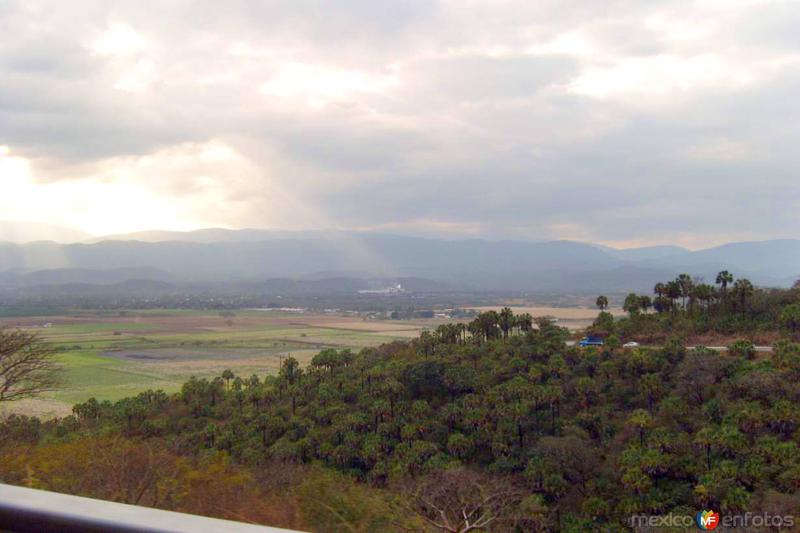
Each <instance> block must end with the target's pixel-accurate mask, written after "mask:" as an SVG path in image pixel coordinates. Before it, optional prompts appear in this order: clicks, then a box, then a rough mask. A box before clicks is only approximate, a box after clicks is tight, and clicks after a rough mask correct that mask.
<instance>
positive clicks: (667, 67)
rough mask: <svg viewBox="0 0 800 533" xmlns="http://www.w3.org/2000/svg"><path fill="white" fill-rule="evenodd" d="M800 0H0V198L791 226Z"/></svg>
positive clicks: (284, 212) (300, 224)
mask: <svg viewBox="0 0 800 533" xmlns="http://www.w3.org/2000/svg"><path fill="white" fill-rule="evenodd" d="M798 27H800V3H798V2H795V1H769V0H763V1H749V0H705V1H697V2H687V1H680V0H643V1H630V0H607V1H604V2H596V1H594V0H586V1H571V0H553V1H551V0H538V1H536V2H531V1H529V0H519V1H517V0H488V1H476V0H452V1H450V0H448V1H432V0H430V1H429V0H404V1H399V2H394V1H388V0H382V1H380V2H376V1H374V0H338V1H330V0H292V1H282V2H278V1H270V0H265V1H261V2H253V1H245V0H227V1H226V2H218V1H203V0H196V1H190V0H176V1H168V0H164V1H159V2H145V1H142V2H113V1H90V0H86V1H84V0H72V1H70V2H63V1H54V2H39V1H35V0H25V1H24V2H23V1H20V2H17V1H14V0H0V219H6V220H22V221H30V222H37V223H47V224H56V225H61V226H66V227H70V228H75V229H79V230H82V231H85V232H87V233H90V234H94V235H102V234H113V233H122V232H131V231H139V230H146V229H171V230H189V229H195V228H201V227H212V226H214V227H229V228H241V227H254V228H275V229H327V228H339V229H355V230H365V231H381V232H388V233H400V234H412V235H430V236H447V237H456V238H458V237H478V236H480V237H489V238H507V239H573V240H581V241H590V242H595V243H603V244H608V245H614V246H623V247H624V246H642V245H653V244H678V245H684V246H688V247H691V248H702V247H707V246H712V245H716V244H720V243H723V242H729V241H740V240H761V239H772V238H786V237H797V236H798V235H800V216H798V213H800V186H799V185H798V184H799V183H800V181H798V177H797V169H798V168H800V165H798V163H800V149H798V147H799V146H800V127H799V126H798V124H800V105H798V95H800V32H798V31H797V28H798Z"/></svg>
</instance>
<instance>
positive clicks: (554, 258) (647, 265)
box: [0, 229, 800, 292]
mask: <svg viewBox="0 0 800 533" xmlns="http://www.w3.org/2000/svg"><path fill="white" fill-rule="evenodd" d="M722 269H727V270H729V271H731V272H733V273H734V275H736V276H742V277H748V278H750V279H751V280H752V281H753V282H754V283H756V284H759V285H767V286H788V285H790V284H791V283H793V282H794V280H795V279H797V278H798V277H800V240H798V239H786V240H772V241H754V242H738V243H730V244H725V245H722V246H716V247H713V248H708V249H705V250H697V251H690V250H687V249H684V248H681V247H677V246H654V247H645V248H632V249H624V250H619V249H614V248H608V247H604V246H596V245H592V244H586V243H580V242H574V241H546V242H526V241H490V240H484V239H465V240H445V239H433V238H421V237H407V236H398V235H388V234H379V233H364V232H345V231H307V232H287V231H280V232H275V231H267V230H253V229H247V230H226V229H204V230H198V231H193V232H185V233H183V232H145V233H137V234H131V235H116V236H112V237H106V238H102V239H93V240H92V241H89V242H79V243H71V244H63V243H56V242H51V241H37V242H28V243H11V242H2V243H0V286H6V287H8V286H22V285H24V286H33V285H44V284H58V283H89V284H112V283H121V282H124V281H126V280H152V281H158V282H162V283H169V284H170V285H173V284H178V285H180V284H189V283H194V284H196V283H221V282H222V283H242V282H247V283H251V282H258V281H262V282H263V281H264V280H269V279H276V278H282V279H289V280H322V279H332V278H339V279H354V278H358V279H368V278H380V279H399V278H415V279H418V280H431V281H433V282H436V283H438V284H440V285H439V286H441V287H443V288H454V287H456V288H462V289H474V290H520V291H548V292H591V291H607V292H625V291H629V290H637V291H638V290H650V289H652V286H653V284H654V283H655V282H656V281H662V280H667V279H671V278H673V277H675V276H676V275H677V274H679V273H682V272H687V273H689V274H691V275H693V276H698V277H702V278H704V279H705V280H707V281H711V282H713V281H714V277H715V275H716V273H717V272H718V271H719V270H722ZM436 283H434V284H428V285H427V286H428V287H435V286H437V285H436Z"/></svg>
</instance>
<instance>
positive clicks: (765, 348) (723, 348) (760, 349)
mask: <svg viewBox="0 0 800 533" xmlns="http://www.w3.org/2000/svg"><path fill="white" fill-rule="evenodd" d="M566 344H567V346H575V345H576V344H577V342H576V341H567V343H566ZM639 347H640V348H660V346H648V345H641V346H639ZM695 348H697V346H687V347H686V349H687V350H693V349H695ZM706 348H708V349H709V350H716V351H718V352H727V351H728V347H727V346H706ZM756 351H757V352H764V353H771V352H772V346H756Z"/></svg>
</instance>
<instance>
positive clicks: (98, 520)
mask: <svg viewBox="0 0 800 533" xmlns="http://www.w3.org/2000/svg"><path fill="white" fill-rule="evenodd" d="M0 531H13V532H19V533H28V532H31V533H34V532H35V533H95V532H96V533H101V532H102V533H110V532H115V533H116V532H119V533H184V532H186V533H189V532H191V533H297V532H291V531H290V530H288V529H278V528H274V527H266V526H256V525H250V524H244V523H241V522H231V521H229V520H218V519H216V518H206V517H204V516H197V515H190V514H184V513H174V512H171V511H161V510H159V509H150V508H147V507H139V506H136V505H127V504H124V503H115V502H107V501H103V500H95V499H92V498H83V497H81V496H70V495H68V494H58V493H56V492H47V491H44V490H35V489H28V488H24V487H14V486H11V485H2V484H0Z"/></svg>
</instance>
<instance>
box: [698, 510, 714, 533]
mask: <svg viewBox="0 0 800 533" xmlns="http://www.w3.org/2000/svg"><path fill="white" fill-rule="evenodd" d="M695 520H696V521H697V527H699V528H700V529H702V530H707V531H711V530H712V529H717V526H718V525H719V513H715V512H714V511H708V510H706V511H699V512H698V513H697V516H695Z"/></svg>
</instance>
